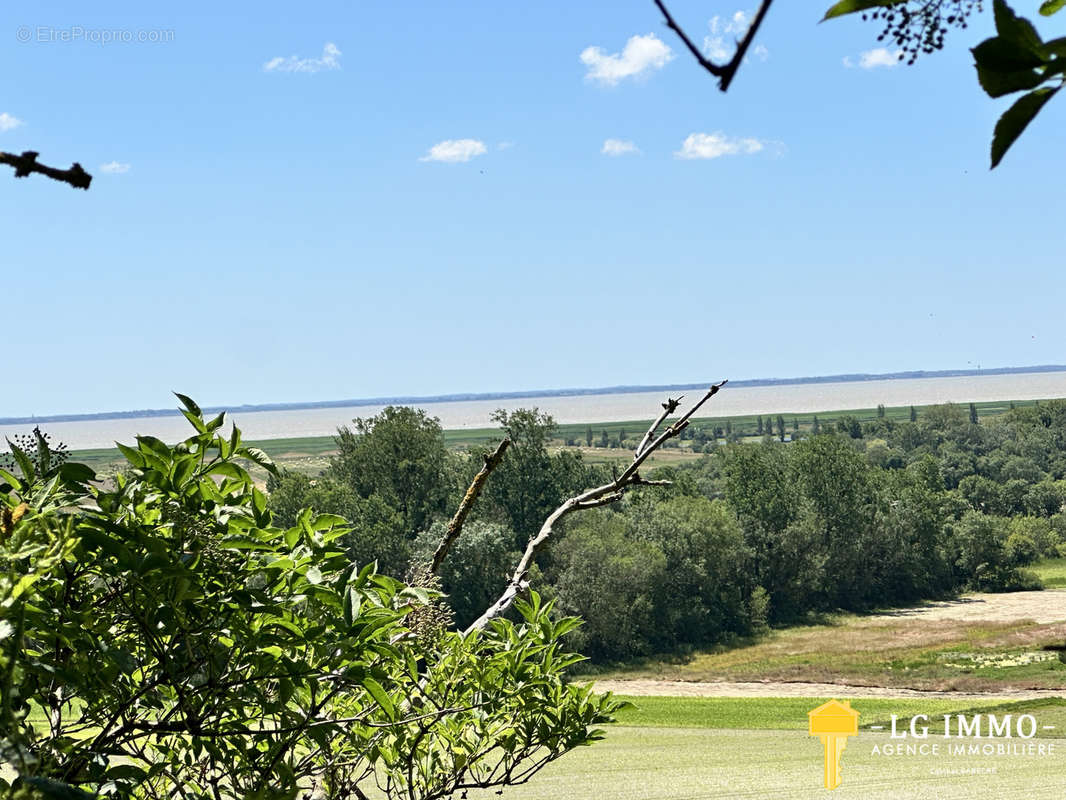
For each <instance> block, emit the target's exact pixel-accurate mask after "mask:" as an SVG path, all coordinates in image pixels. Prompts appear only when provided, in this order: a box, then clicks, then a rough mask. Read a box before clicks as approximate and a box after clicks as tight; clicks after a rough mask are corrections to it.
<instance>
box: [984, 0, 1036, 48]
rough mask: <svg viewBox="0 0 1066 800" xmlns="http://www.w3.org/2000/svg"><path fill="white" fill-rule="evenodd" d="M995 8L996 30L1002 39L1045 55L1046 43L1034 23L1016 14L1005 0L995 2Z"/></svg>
mask: <svg viewBox="0 0 1066 800" xmlns="http://www.w3.org/2000/svg"><path fill="white" fill-rule="evenodd" d="M993 7H994V8H995V17H996V30H997V31H998V32H999V35H1000V36H1001V37H1002V38H1004V39H1006V40H1007V41H1009V42H1012V43H1013V44H1016V45H1018V46H1019V47H1021V48H1024V49H1026V50H1029V51H1030V52H1032V53H1035V54H1037V55H1040V56H1042V55H1043V52H1044V42H1043V40H1042V39H1041V38H1040V34H1039V33H1037V32H1036V28H1034V27H1033V23H1031V22H1030V21H1029V20H1027V19H1026V18H1025V17H1019V16H1018V15H1017V14H1015V13H1014V10H1013V9H1012V8H1011V7H1010V6H1009V5H1007V3H1006V1H1005V0H995V2H994V4H993Z"/></svg>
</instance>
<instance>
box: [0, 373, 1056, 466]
mask: <svg viewBox="0 0 1066 800" xmlns="http://www.w3.org/2000/svg"><path fill="white" fill-rule="evenodd" d="M685 394H686V398H685V399H686V400H693V401H694V400H696V399H697V398H698V397H700V396H701V394H702V391H701V390H689V391H687V392H686V393H685ZM665 396H666V393H665V392H628V393H605V394H589V395H579V396H560V397H531V398H521V397H518V398H507V399H497V400H461V401H451V402H435V403H418V404H417V405H418V406H419V407H420V408H424V409H425V410H426V411H427V412H428V413H429V414H432V415H433V416H436V417H438V418H439V419H440V422H441V425H442V426H443V427H445V428H448V429H464V428H488V427H492V425H493V423H492V422H491V421H490V419H489V416H490V415H491V414H492V412H493V411H494V410H496V409H497V408H505V409H508V410H513V409H516V408H530V407H533V406H536V407H537V408H539V409H540V410H541V411H543V412H546V413H548V414H551V415H552V416H553V417H555V420H556V422H559V423H564V424H565V423H573V422H591V423H598V422H613V421H618V420H638V419H651V418H653V417H654V416H655V415H656V414H657V413H658V412H659V403H661V402H662V401H663V400H664V399H665ZM1055 397H1066V372H1039V373H1018V374H1013V375H980V376H961V377H947V378H945V377H938V378H900V379H887V380H868V381H846V382H838V383H806V384H788V385H783V386H736V387H733V386H726V387H725V388H724V389H723V390H722V391H721V392H719V393H718V394H717V395H716V396H715V397H714V398H713V399H711V400H710V401H709V402H708V403H707V404H706V405H704V407H703V408H702V409H701V413H699V414H698V415H697V418H698V417H725V416H738V415H746V414H764V415H765V414H789V413H795V414H810V413H817V412H822V411H837V410H841V409H850V408H872V407H874V406H876V405H877V404H878V403H882V404H884V405H886V406H906V405H916V406H917V405H929V404H932V403H948V402H953V403H969V402H984V401H990V400H1038V399H1045V398H1055ZM383 407H384V406H381V405H359V406H345V407H337V408H310V409H288V410H284V411H247V410H244V411H237V412H235V413H233V414H232V415H227V420H228V421H232V422H236V423H237V425H239V426H240V428H241V431H242V432H243V434H244V438H245V439H247V440H255V439H283V438H292V437H300V436H330V435H332V434H334V433H336V430H337V427H338V426H340V425H347V424H350V423H351V421H352V419H353V418H354V417H369V416H373V415H374V414H377V413H378V412H379V411H381V409H382V408H383ZM31 428H32V425H28V424H21V425H0V443H2V442H3V437H5V436H12V435H14V434H18V433H27V432H28V431H29V430H30V429H31ZM41 428H42V430H44V431H46V432H48V433H49V434H51V436H52V438H53V440H54V441H60V442H65V443H66V445H67V447H68V448H70V449H72V450H83V449H91V448H103V447H113V446H114V443H115V442H116V441H119V442H122V443H124V444H126V443H132V442H133V440H134V436H136V435H137V434H150V435H152V436H156V437H158V438H160V439H163V440H164V441H167V442H174V441H178V440H180V439H183V438H185V437H187V436H188V435H190V433H191V432H192V429H191V427H190V426H189V423H188V422H187V421H186V420H185V418H184V417H181V416H180V415H175V416H173V417H128V418H123V419H98V420H84V421H76V422H48V423H42V425H41ZM226 429H227V430H228V429H229V425H228V424H227V426H226ZM4 449H6V448H4Z"/></svg>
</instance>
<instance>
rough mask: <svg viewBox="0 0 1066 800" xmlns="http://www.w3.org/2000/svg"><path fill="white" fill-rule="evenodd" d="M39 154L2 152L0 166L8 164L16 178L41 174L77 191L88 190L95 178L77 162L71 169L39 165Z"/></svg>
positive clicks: (28, 151)
mask: <svg viewBox="0 0 1066 800" xmlns="http://www.w3.org/2000/svg"><path fill="white" fill-rule="evenodd" d="M37 155H38V154H37V153H35V152H34V151H33V150H26V151H25V152H23V153H22V154H21V155H17V156H16V155H15V154H14V153H3V152H0V164H8V165H10V166H12V167H14V168H15V177H16V178H25V177H27V176H29V175H30V174H32V173H34V172H39V173H40V174H41V175H45V176H47V177H49V178H51V179H52V180H55V181H62V182H63V183H69V184H70V185H71V186H73V187H74V188H75V189H88V188H89V184H90V183H92V180H93V176H92V175H90V174H89V173H88V172H86V171H85V170H84V169H82V167H81V164H79V163H78V162H77V161H75V162H74V164H73V165H72V166H71V168H70V169H56V168H55V167H49V166H46V165H44V164H38V163H37Z"/></svg>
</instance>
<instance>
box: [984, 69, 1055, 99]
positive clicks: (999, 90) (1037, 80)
mask: <svg viewBox="0 0 1066 800" xmlns="http://www.w3.org/2000/svg"><path fill="white" fill-rule="evenodd" d="M1045 80H1046V78H1045V77H1044V76H1043V75H1041V74H1040V73H1039V72H1035V71H1034V70H1031V69H1023V70H1017V71H1012V72H998V71H995V70H990V69H986V68H985V67H982V66H981V65H980V64H978V65H977V81H978V82H979V83H980V84H981V88H982V89H984V90H985V94H987V95H988V96H989V97H1002V96H1003V95H1005V94H1011V93H1012V92H1020V91H1023V90H1025V89H1035V88H1036V87H1037V86H1039V85H1040V84H1042V83H1043V82H1044V81H1045Z"/></svg>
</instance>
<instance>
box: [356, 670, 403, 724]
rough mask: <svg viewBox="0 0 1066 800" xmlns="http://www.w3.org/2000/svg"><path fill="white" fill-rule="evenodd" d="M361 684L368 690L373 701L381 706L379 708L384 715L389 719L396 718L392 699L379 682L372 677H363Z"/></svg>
mask: <svg viewBox="0 0 1066 800" xmlns="http://www.w3.org/2000/svg"><path fill="white" fill-rule="evenodd" d="M363 686H365V687H366V690H367V691H368V692H370V696H371V697H373V698H374V701H375V702H376V703H377V704H378V705H379V706H381V709H382V710H383V711H384V712H385V715H386V716H387V717H388V718H389V719H390V720H391V719H395V718H396V706H394V705H393V704H392V700H391V699H389V696H388V694H387V693H386V692H385V690H384V689H382V688H381V684H380V683H378V682H377V681H376V680H374V679H373V678H364V679H363Z"/></svg>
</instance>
